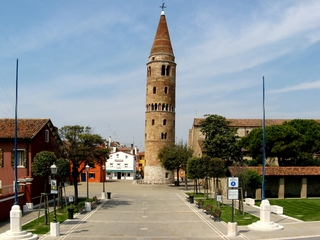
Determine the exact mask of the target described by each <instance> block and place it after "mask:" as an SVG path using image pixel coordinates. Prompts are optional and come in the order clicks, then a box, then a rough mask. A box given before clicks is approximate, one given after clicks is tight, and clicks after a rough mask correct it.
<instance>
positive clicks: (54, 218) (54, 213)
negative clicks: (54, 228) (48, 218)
mask: <svg viewBox="0 0 320 240" xmlns="http://www.w3.org/2000/svg"><path fill="white" fill-rule="evenodd" d="M50 169H51V174H52V178H53V179H55V175H56V174H57V170H58V168H57V166H56V164H55V163H53V164H52V165H51V167H50ZM53 184H55V186H53ZM54 187H55V189H54ZM56 188H57V182H56V181H52V182H51V189H53V190H54V192H55V191H56ZM53 222H55V223H56V222H57V213H56V194H55V193H54V194H53Z"/></svg>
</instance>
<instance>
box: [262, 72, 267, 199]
mask: <svg viewBox="0 0 320 240" xmlns="http://www.w3.org/2000/svg"><path fill="white" fill-rule="evenodd" d="M262 82H263V122H262V135H263V136H262V139H263V146H262V152H263V156H262V200H264V199H265V164H266V116H265V88H264V77H262Z"/></svg>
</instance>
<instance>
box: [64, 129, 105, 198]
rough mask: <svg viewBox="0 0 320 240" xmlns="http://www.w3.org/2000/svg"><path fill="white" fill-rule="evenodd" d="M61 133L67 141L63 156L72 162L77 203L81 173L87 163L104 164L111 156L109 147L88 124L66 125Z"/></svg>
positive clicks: (65, 141) (91, 164)
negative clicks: (106, 146)
mask: <svg viewBox="0 0 320 240" xmlns="http://www.w3.org/2000/svg"><path fill="white" fill-rule="evenodd" d="M59 133H60V137H61V139H62V140H63V141H64V143H65V144H64V148H63V156H64V157H65V158H66V159H68V160H69V161H70V163H71V175H72V179H73V184H74V197H75V204H77V203H78V178H79V175H80V173H81V172H83V171H84V170H85V166H86V165H87V164H88V165H89V166H91V167H93V166H94V165H95V164H98V165H102V164H104V163H105V161H106V159H107V158H108V156H109V149H108V148H105V147H104V143H105V140H104V139H103V138H102V137H101V136H100V135H98V134H94V133H93V132H92V129H91V127H88V126H87V127H83V126H79V125H74V126H64V127H62V128H61V129H60V131H59ZM80 167H81V169H79V168H80Z"/></svg>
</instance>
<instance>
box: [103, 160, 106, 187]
mask: <svg viewBox="0 0 320 240" xmlns="http://www.w3.org/2000/svg"><path fill="white" fill-rule="evenodd" d="M102 169H103V189H102V192H103V193H104V192H105V188H104V182H105V181H106V166H105V164H103V165H102Z"/></svg>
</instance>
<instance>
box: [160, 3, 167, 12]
mask: <svg viewBox="0 0 320 240" xmlns="http://www.w3.org/2000/svg"><path fill="white" fill-rule="evenodd" d="M160 7H161V8H162V11H163V10H164V9H165V8H166V6H165V5H164V2H162V6H160Z"/></svg>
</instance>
